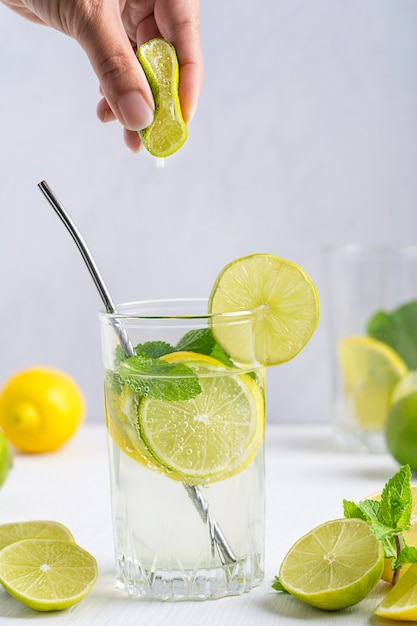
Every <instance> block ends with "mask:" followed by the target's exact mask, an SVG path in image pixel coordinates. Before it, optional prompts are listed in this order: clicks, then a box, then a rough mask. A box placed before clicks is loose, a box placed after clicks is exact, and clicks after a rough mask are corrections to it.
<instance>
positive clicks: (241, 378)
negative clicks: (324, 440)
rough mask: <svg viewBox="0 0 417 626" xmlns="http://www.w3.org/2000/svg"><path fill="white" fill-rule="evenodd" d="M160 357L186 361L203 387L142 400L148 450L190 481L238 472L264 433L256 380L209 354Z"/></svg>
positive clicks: (141, 426) (141, 419) (141, 425)
mask: <svg viewBox="0 0 417 626" xmlns="http://www.w3.org/2000/svg"><path fill="white" fill-rule="evenodd" d="M163 358H164V359H167V360H169V361H173V362H180V361H181V362H184V363H186V364H187V365H188V367H190V368H191V369H192V370H193V371H194V372H195V373H196V374H197V375H198V377H199V382H200V385H201V388H202V392H201V393H200V394H199V395H197V396H196V397H195V398H192V399H190V400H180V401H170V402H168V401H164V400H154V399H153V398H144V399H143V400H142V402H141V403H140V405H139V429H140V432H141V435H142V437H143V439H144V441H145V443H146V446H147V448H148V449H149V451H150V452H151V454H152V455H153V456H154V457H155V459H156V460H157V462H158V463H159V464H160V465H162V466H163V467H165V468H167V469H168V470H171V471H173V472H174V473H175V474H176V475H177V476H180V477H181V478H182V480H183V481H186V482H190V483H195V484H199V483H209V482H213V481H215V480H221V479H223V478H225V477H230V476H232V475H233V474H235V473H238V472H240V471H241V470H242V469H243V468H244V467H246V466H248V465H249V463H250V462H251V461H252V460H253V458H254V456H255V454H256V451H257V448H258V446H259V443H260V441H261V439H262V432H263V426H264V398H263V394H262V391H261V389H260V387H259V385H258V383H257V382H256V381H255V380H253V379H252V378H251V377H250V376H249V375H248V374H242V373H240V372H239V371H237V370H236V369H233V368H229V367H227V366H225V365H224V364H222V363H220V361H217V360H216V359H214V358H212V357H209V356H204V355H201V354H196V353H193V352H177V353H172V354H169V355H167V356H166V357H163Z"/></svg>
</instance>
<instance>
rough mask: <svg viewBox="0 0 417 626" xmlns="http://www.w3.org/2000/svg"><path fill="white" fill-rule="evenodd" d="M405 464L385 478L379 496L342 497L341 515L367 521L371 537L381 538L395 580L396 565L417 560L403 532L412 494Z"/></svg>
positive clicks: (398, 570)
mask: <svg viewBox="0 0 417 626" xmlns="http://www.w3.org/2000/svg"><path fill="white" fill-rule="evenodd" d="M410 483H411V470H410V467H409V465H404V466H403V467H401V468H400V469H399V470H398V472H397V473H396V474H394V476H393V477H392V478H390V479H389V480H388V482H387V483H386V485H385V487H384V489H383V490H382V493H381V500H379V501H378V500H370V499H367V500H362V501H361V502H359V504H356V503H355V502H351V501H349V500H344V501H343V511H344V515H345V517H356V518H360V519H363V520H365V521H367V522H368V523H369V524H370V526H371V528H372V531H373V533H374V535H375V537H376V538H377V539H378V540H379V541H381V543H382V545H383V548H384V552H385V557H386V558H392V559H393V560H392V565H391V566H392V569H393V570H394V575H393V579H392V582H393V584H395V583H396V582H397V580H398V577H399V574H400V569H401V567H402V566H403V565H405V564H407V563H417V548H414V547H412V546H407V544H406V541H405V539H404V532H405V531H406V530H408V529H409V528H410V524H411V512H412V504H413V496H412V491H411V484H410Z"/></svg>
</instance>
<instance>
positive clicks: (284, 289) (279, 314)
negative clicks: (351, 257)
mask: <svg viewBox="0 0 417 626" xmlns="http://www.w3.org/2000/svg"><path fill="white" fill-rule="evenodd" d="M209 309H210V312H211V313H213V314H222V313H226V314H227V313H232V312H236V311H253V310H256V309H259V312H260V315H259V320H258V321H257V322H256V323H255V326H254V336H253V343H254V346H253V345H251V342H250V341H247V339H245V338H242V327H241V325H239V324H233V323H230V324H228V323H227V320H226V317H224V318H223V317H222V316H221V315H220V316H216V315H215V316H214V317H213V320H212V331H213V335H214V337H215V339H216V341H217V342H218V343H219V344H220V346H221V347H222V348H223V350H224V351H225V352H226V353H227V354H228V355H229V356H230V357H231V358H232V359H233V361H235V362H236V363H250V362H253V359H254V356H255V358H256V360H257V361H258V362H259V363H261V364H262V365H278V364H280V363H285V362H286V361H289V360H290V359H292V358H293V357H295V356H296V355H297V354H298V353H299V352H300V351H301V350H302V349H303V347H304V346H305V345H306V343H307V342H308V341H309V339H310V338H311V336H312V334H313V333H314V331H315V329H316V326H317V323H318V319H319V299H318V294H317V290H316V287H315V285H314V283H313V281H312V280H311V279H310V278H309V276H308V275H307V274H306V272H305V271H304V270H303V269H302V268H301V267H300V266H299V265H296V264H295V263H292V262H291V261H286V260H284V259H281V258H280V257H277V256H275V255H274V254H252V255H250V256H246V257H243V258H241V259H237V260H236V261H232V263H229V265H226V267H225V268H224V269H223V270H222V272H221V273H220V275H219V277H218V278H217V280H216V282H215V284H214V287H213V290H212V292H211V295H210V302H209ZM254 352H255V354H253V353H254Z"/></svg>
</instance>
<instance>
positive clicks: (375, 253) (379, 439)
mask: <svg viewBox="0 0 417 626" xmlns="http://www.w3.org/2000/svg"><path fill="white" fill-rule="evenodd" d="M324 260H325V274H326V277H327V299H328V313H329V333H330V345H331V353H332V357H331V358H332V361H331V363H332V419H333V427H334V436H335V440H336V443H337V446H338V447H339V448H340V449H342V450H348V451H358V452H384V451H385V450H386V444H385V432H384V423H380V424H379V425H377V426H375V424H372V421H373V420H372V419H371V417H370V419H369V420H368V419H367V416H366V415H365V416H363V415H362V416H359V419H358V415H357V410H355V399H354V396H355V394H358V393H359V394H362V399H363V396H364V394H365V393H366V388H362V389H360V388H359V384H360V383H358V387H357V389H356V391H355V390H352V388H350V393H347V391H346V380H345V373H344V372H343V371H342V369H341V360H340V341H341V340H343V339H345V338H347V337H354V336H358V337H366V335H367V331H366V328H367V323H368V321H369V320H370V318H371V317H372V316H373V315H374V314H375V313H376V312H377V311H380V310H385V311H387V312H390V311H392V310H393V309H395V308H396V307H398V306H400V305H403V304H405V303H408V302H411V301H413V300H416V299H417V246H414V245H413V246H404V247H367V246H361V245H344V246H340V247H336V246H335V247H329V248H326V249H325V250H324ZM373 374H374V373H372V372H371V375H372V376H373ZM377 377H378V373H376V374H375V378H377ZM374 391H375V389H374ZM365 399H366V398H365ZM369 404H370V405H371V406H372V400H371V399H369V403H368V405H369ZM370 412H371V411H370ZM387 412H388V407H387ZM364 417H365V419H363V418H364ZM367 422H368V423H367Z"/></svg>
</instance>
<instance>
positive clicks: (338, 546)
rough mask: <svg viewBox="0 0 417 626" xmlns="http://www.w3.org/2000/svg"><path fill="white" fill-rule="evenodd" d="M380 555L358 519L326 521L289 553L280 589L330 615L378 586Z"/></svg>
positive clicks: (368, 530)
mask: <svg viewBox="0 0 417 626" xmlns="http://www.w3.org/2000/svg"><path fill="white" fill-rule="evenodd" d="M383 567H384V550H383V548H382V544H381V543H380V542H379V541H378V540H377V539H376V538H375V536H374V535H373V533H372V530H371V527H370V525H369V524H367V523H366V522H364V521H363V520H360V519H353V518H349V519H340V520H332V521H330V522H325V523H324V524H321V525H320V526H317V527H316V528H314V529H313V530H311V531H310V532H309V533H307V534H306V535H304V536H303V537H301V539H299V540H298V541H296V543H295V544H294V545H293V546H292V548H290V550H289V551H288V553H287V555H286V556H285V558H284V560H283V562H282V564H281V568H280V571H279V579H280V582H281V584H282V586H283V587H284V588H285V589H286V590H287V591H288V592H289V593H291V594H292V595H293V596H295V597H296V598H298V599H299V600H302V601H303V602H306V603H307V604H311V605H313V606H316V607H318V608H320V609H325V610H328V611H335V610H338V609H343V608H346V607H348V606H351V605H353V604H356V603H357V602H360V600H362V599H363V598H365V596H367V595H368V593H369V592H370V591H371V589H373V587H374V586H375V585H376V584H377V582H378V580H379V579H380V578H381V574H382V570H383Z"/></svg>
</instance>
